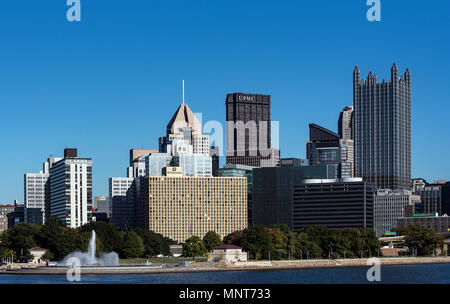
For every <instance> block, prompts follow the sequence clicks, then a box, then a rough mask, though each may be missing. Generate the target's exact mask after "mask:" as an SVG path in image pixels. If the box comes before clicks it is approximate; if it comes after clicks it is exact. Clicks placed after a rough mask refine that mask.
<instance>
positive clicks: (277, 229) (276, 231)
mask: <svg viewBox="0 0 450 304" xmlns="http://www.w3.org/2000/svg"><path fill="white" fill-rule="evenodd" d="M286 228H287V229H286ZM268 232H269V236H270V244H271V245H270V247H271V248H272V250H271V252H270V258H271V259H274V260H282V259H286V258H287V257H288V255H289V253H288V243H289V232H290V231H289V228H288V227H287V226H286V225H272V226H271V227H270V228H269V229H268Z"/></svg>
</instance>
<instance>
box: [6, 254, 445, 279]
mask: <svg viewBox="0 0 450 304" xmlns="http://www.w3.org/2000/svg"><path fill="white" fill-rule="evenodd" d="M380 262H381V266H386V265H412V264H448V263H450V257H416V258H411V257H408V258H403V257H399V258H381V259H380ZM367 266H368V265H367V259H338V260H291V261H251V262H245V263H230V264H223V263H207V262H197V263H191V264H189V265H186V266H180V265H177V266H171V265H164V264H163V265H158V266H147V265H135V266H134V265H133V266H131V265H127V266H112V267H97V266H89V267H82V268H81V273H82V274H161V273H186V272H218V271H220V272H222V271H265V270H292V269H311V268H348V267H367ZM67 269H68V268H67V267H45V266H44V267H43V266H40V267H35V268H12V269H6V268H4V267H3V269H0V275H2V274H35V275H43V274H48V275H55V274H60V275H63V274H66V273H67Z"/></svg>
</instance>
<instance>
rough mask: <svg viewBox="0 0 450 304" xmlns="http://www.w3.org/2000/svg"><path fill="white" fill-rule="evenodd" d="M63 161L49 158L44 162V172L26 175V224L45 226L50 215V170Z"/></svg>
mask: <svg viewBox="0 0 450 304" xmlns="http://www.w3.org/2000/svg"><path fill="white" fill-rule="evenodd" d="M61 159H62V158H58V157H49V158H48V159H47V161H46V162H44V164H43V166H42V167H43V170H42V171H40V172H39V173H25V174H24V191H23V193H24V212H25V214H24V219H25V221H26V222H28V223H41V224H43V223H44V222H45V218H46V217H47V216H48V215H49V211H48V208H49V187H50V185H49V183H48V180H49V177H50V168H51V167H52V166H53V164H54V163H55V162H57V161H60V160H61ZM46 211H47V212H46Z"/></svg>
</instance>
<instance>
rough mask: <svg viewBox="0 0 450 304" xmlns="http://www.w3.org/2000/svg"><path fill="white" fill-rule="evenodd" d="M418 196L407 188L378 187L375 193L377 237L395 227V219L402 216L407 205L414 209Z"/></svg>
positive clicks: (417, 202) (418, 202) (418, 201)
mask: <svg viewBox="0 0 450 304" xmlns="http://www.w3.org/2000/svg"><path fill="white" fill-rule="evenodd" d="M420 202H421V201H420V196H419V195H413V194H411V191H409V190H395V191H393V190H389V189H380V190H377V191H376V195H375V203H374V210H375V233H376V235H377V236H378V237H381V236H383V235H384V233H385V232H386V231H391V230H392V229H394V228H396V227H397V220H398V219H399V218H401V217H403V216H404V214H405V211H406V208H407V206H411V207H410V208H412V209H414V210H415V206H416V204H420Z"/></svg>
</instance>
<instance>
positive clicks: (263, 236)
mask: <svg viewBox="0 0 450 304" xmlns="http://www.w3.org/2000/svg"><path fill="white" fill-rule="evenodd" d="M214 234H215V233H214V232H208V234H207V235H205V237H204V239H203V240H202V239H200V238H198V237H195V236H193V237H191V238H189V239H188V240H186V242H185V243H184V244H183V255H184V256H191V257H193V256H203V255H204V254H206V253H207V252H208V251H211V250H212V248H214V247H215V246H217V245H220V244H227V245H236V246H239V247H242V248H243V250H244V251H247V252H248V253H249V256H250V258H251V259H256V260H259V259H272V260H285V259H307V258H329V257H330V258H344V257H347V258H353V257H360V256H361V255H362V256H364V257H367V256H374V255H376V254H378V250H379V248H380V246H379V243H378V239H377V237H376V235H375V232H374V231H373V230H371V229H364V228H348V229H343V230H330V229H328V228H327V227H324V226H309V227H307V228H305V229H303V230H302V231H300V232H298V233H297V232H292V231H291V230H290V229H289V227H288V226H287V225H284V224H283V225H281V224H277V225H271V226H270V227H264V226H260V225H256V226H254V227H249V228H247V229H245V230H241V231H235V232H233V233H231V234H229V235H227V236H226V237H224V238H223V240H222V241H221V240H220V237H218V236H217V235H215V236H214V237H213V235H214Z"/></svg>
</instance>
